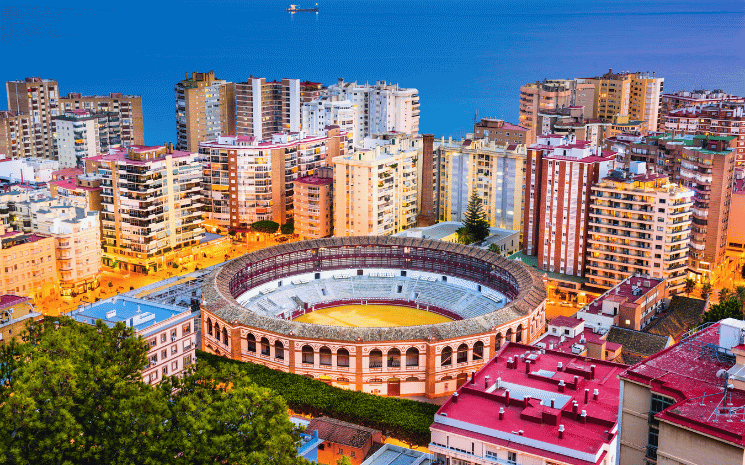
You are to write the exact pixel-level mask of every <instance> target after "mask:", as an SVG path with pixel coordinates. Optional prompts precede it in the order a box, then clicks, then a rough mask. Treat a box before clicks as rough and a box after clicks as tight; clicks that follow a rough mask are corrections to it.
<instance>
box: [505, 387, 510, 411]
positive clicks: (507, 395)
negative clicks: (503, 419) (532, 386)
mask: <svg viewBox="0 0 745 465" xmlns="http://www.w3.org/2000/svg"><path fill="white" fill-rule="evenodd" d="M504 405H506V406H507V407H509V406H510V390H509V389H505V390H504Z"/></svg>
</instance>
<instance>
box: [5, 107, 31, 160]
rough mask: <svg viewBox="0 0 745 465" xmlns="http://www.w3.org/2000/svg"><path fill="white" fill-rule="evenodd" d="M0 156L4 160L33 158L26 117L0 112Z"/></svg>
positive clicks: (28, 123) (29, 125)
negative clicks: (3, 157)
mask: <svg viewBox="0 0 745 465" xmlns="http://www.w3.org/2000/svg"><path fill="white" fill-rule="evenodd" d="M0 155H4V156H5V158H28V157H33V156H34V144H33V132H32V129H31V124H30V121H29V117H28V115H19V114H17V113H14V112H12V111H6V110H3V111H0Z"/></svg>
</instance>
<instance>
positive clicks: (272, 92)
mask: <svg viewBox="0 0 745 465" xmlns="http://www.w3.org/2000/svg"><path fill="white" fill-rule="evenodd" d="M235 98H236V117H237V119H236V135H239V136H252V137H256V138H257V139H259V140H264V139H268V138H270V137H272V134H277V133H282V132H297V131H299V130H300V124H301V123H300V105H301V99H300V80H299V79H282V80H281V81H268V82H267V80H266V79H265V78H255V77H253V76H252V77H251V78H250V79H249V80H248V81H246V82H239V83H238V84H236V85H235Z"/></svg>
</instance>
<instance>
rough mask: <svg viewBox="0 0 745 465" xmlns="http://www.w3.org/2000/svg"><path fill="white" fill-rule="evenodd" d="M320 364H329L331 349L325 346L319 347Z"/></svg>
mask: <svg viewBox="0 0 745 465" xmlns="http://www.w3.org/2000/svg"><path fill="white" fill-rule="evenodd" d="M319 355H320V364H321V365H325V366H331V349H329V348H328V347H326V346H323V347H321V349H320V350H319Z"/></svg>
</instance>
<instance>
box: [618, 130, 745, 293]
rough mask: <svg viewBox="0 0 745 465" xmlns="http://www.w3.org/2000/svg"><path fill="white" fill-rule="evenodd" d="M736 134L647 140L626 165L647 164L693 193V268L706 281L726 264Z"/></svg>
mask: <svg viewBox="0 0 745 465" xmlns="http://www.w3.org/2000/svg"><path fill="white" fill-rule="evenodd" d="M736 144H737V140H736V138H735V136H726V137H723V136H706V135H698V136H690V135H686V136H672V135H670V134H664V135H660V136H649V137H646V138H645V139H644V140H643V141H642V142H638V143H635V142H631V143H629V144H628V150H627V153H626V158H625V163H626V164H627V165H628V164H629V163H631V162H633V161H643V162H646V163H647V167H653V169H654V171H655V172H657V173H660V174H666V175H668V176H669V177H670V179H671V180H672V181H673V182H674V183H677V184H680V185H682V186H685V187H688V188H690V189H692V190H693V192H694V195H693V209H692V211H691V212H692V218H693V224H692V225H691V243H690V248H691V250H690V252H689V269H690V271H691V272H693V273H695V274H696V275H698V276H699V277H700V278H702V279H708V278H710V277H711V273H712V272H714V271H716V269H717V268H719V267H720V266H722V265H723V264H724V258H725V249H726V245H727V231H728V227H729V217H730V211H731V201H732V189H733V183H734V179H735V178H734V172H735V150H736Z"/></svg>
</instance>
